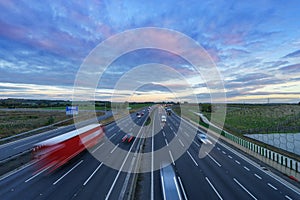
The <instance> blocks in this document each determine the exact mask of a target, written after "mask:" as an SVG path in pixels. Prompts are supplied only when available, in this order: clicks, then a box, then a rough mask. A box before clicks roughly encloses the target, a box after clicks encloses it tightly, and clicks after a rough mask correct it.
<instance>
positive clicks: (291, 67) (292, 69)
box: [279, 63, 300, 74]
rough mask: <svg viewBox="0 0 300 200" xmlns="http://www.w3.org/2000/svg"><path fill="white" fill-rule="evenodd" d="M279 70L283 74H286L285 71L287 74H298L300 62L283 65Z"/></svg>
mask: <svg viewBox="0 0 300 200" xmlns="http://www.w3.org/2000/svg"><path fill="white" fill-rule="evenodd" d="M279 70H280V71H281V72H282V73H284V74H287V73H289V74H293V73H296V74H299V73H300V63H298V64H294V65H288V66H284V67H281V68H280V69H279Z"/></svg>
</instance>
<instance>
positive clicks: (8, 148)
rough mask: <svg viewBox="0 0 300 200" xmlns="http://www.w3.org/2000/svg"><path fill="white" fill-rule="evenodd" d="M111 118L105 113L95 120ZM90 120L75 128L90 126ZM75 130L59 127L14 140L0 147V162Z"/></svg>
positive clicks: (69, 126)
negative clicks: (37, 144)
mask: <svg viewBox="0 0 300 200" xmlns="http://www.w3.org/2000/svg"><path fill="white" fill-rule="evenodd" d="M111 116H112V112H111V111H108V112H106V113H105V115H102V116H99V117H98V118H97V119H98V120H99V121H101V120H103V119H106V118H108V117H111ZM90 121H91V120H85V121H82V122H80V123H78V124H77V127H82V126H86V125H88V124H90V123H91V122H90ZM72 130H75V125H74V124H72V125H68V126H63V127H59V128H57V129H54V130H50V131H46V132H43V133H40V134H36V135H33V136H30V137H26V138H23V139H20V140H16V141H13V142H10V143H7V144H3V145H0V151H1V154H0V161H1V160H5V159H6V158H9V157H12V156H14V155H17V154H18V153H22V152H24V151H26V150H28V149H31V148H32V147H33V146H34V144H36V143H38V142H41V141H44V140H46V139H49V138H52V137H55V136H57V135H61V134H63V133H66V132H68V131H72Z"/></svg>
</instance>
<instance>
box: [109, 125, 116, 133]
mask: <svg viewBox="0 0 300 200" xmlns="http://www.w3.org/2000/svg"><path fill="white" fill-rule="evenodd" d="M114 128H115V126H113V127H111V128H110V129H108V130H107V132H110V131H112V130H113V129H114Z"/></svg>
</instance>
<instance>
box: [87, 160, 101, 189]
mask: <svg viewBox="0 0 300 200" xmlns="http://www.w3.org/2000/svg"><path fill="white" fill-rule="evenodd" d="M102 165H103V163H100V165H98V167H97V168H96V169H95V171H94V172H93V173H92V174H91V175H90V176H89V177H88V179H86V181H85V182H84V183H83V185H86V184H87V183H88V182H89V181H90V180H91V178H92V177H93V176H94V174H95V173H96V172H97V171H98V170H99V169H100V167H101V166H102Z"/></svg>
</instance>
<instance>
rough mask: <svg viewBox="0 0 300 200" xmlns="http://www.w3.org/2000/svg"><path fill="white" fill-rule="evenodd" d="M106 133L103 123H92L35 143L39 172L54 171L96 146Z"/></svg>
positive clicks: (34, 155) (35, 157) (35, 155)
mask: <svg viewBox="0 0 300 200" xmlns="http://www.w3.org/2000/svg"><path fill="white" fill-rule="evenodd" d="M104 134H105V132H104V127H103V126H102V125H99V124H90V125H88V126H85V127H82V128H79V129H75V130H73V131H70V132H67V133H65V134H62V135H59V136H56V137H53V138H50V139H47V140H45V141H42V142H39V143H37V144H35V147H34V149H33V157H34V159H35V160H36V163H35V166H36V167H37V172H39V171H42V170H49V172H51V171H54V170H55V169H57V168H59V167H60V166H62V165H64V164H65V163H67V162H68V161H69V160H71V159H72V158H74V157H75V156H76V155H78V154H79V153H81V152H82V151H84V150H85V149H87V148H91V147H93V146H95V145H96V144H97V143H98V142H99V141H100V140H101V139H102V138H103V137H104Z"/></svg>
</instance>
